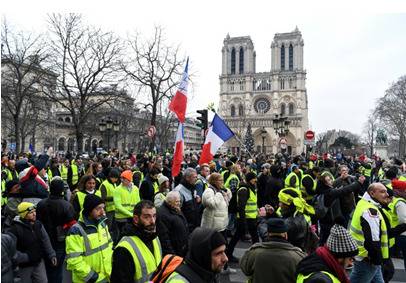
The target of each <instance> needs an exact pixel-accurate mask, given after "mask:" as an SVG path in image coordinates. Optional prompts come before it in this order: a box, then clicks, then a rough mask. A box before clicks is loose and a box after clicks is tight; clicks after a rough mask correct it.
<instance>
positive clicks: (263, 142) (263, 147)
mask: <svg viewBox="0 0 406 283" xmlns="http://www.w3.org/2000/svg"><path fill="white" fill-rule="evenodd" d="M267 133H268V132H267V131H266V130H265V127H262V129H261V137H262V153H265V138H266V134H267Z"/></svg>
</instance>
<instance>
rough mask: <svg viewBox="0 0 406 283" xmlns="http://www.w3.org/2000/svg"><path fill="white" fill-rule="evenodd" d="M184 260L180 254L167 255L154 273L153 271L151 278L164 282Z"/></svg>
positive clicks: (160, 282) (153, 280)
mask: <svg viewBox="0 0 406 283" xmlns="http://www.w3.org/2000/svg"><path fill="white" fill-rule="evenodd" d="M182 262H183V258H182V257H180V256H177V255H173V254H167V255H165V256H164V258H163V259H162V261H161V263H160V264H159V265H158V267H157V268H156V270H155V271H154V273H152V275H151V279H150V280H151V281H152V282H154V283H164V282H165V281H166V279H168V277H169V276H170V275H171V274H172V272H174V271H175V269H176V268H177V267H178V266H180V265H181V264H182Z"/></svg>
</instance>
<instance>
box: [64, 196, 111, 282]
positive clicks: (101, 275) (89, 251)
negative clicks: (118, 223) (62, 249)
mask: <svg viewBox="0 0 406 283" xmlns="http://www.w3.org/2000/svg"><path fill="white" fill-rule="evenodd" d="M104 207H105V205H104V203H103V200H102V199H101V198H100V197H99V196H97V195H94V194H89V195H86V197H85V201H84V202H83V209H82V212H81V213H80V217H79V220H78V223H76V224H75V225H73V226H72V227H71V228H70V230H69V232H68V235H67V236H66V259H67V260H66V262H67V269H68V270H69V271H71V272H72V282H73V283H76V282H107V280H108V276H109V274H110V273H111V256H112V253H113V251H112V249H113V241H112V239H111V237H110V233H109V230H108V227H107V225H106V213H105V210H104Z"/></svg>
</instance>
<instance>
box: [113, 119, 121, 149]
mask: <svg viewBox="0 0 406 283" xmlns="http://www.w3.org/2000/svg"><path fill="white" fill-rule="evenodd" d="M113 131H114V134H115V135H116V140H115V148H117V149H118V132H119V131H120V122H119V121H117V120H116V121H114V123H113Z"/></svg>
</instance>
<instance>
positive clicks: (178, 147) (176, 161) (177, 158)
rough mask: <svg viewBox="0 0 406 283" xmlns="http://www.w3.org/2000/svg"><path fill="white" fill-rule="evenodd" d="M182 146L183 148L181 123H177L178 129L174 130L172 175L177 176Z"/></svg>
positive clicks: (181, 158)
mask: <svg viewBox="0 0 406 283" xmlns="http://www.w3.org/2000/svg"><path fill="white" fill-rule="evenodd" d="M183 148H184V137H183V124H182V123H179V126H178V131H177V132H176V141H175V152H174V154H173V160H172V177H176V176H178V174H179V172H180V169H181V167H182V161H183Z"/></svg>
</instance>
